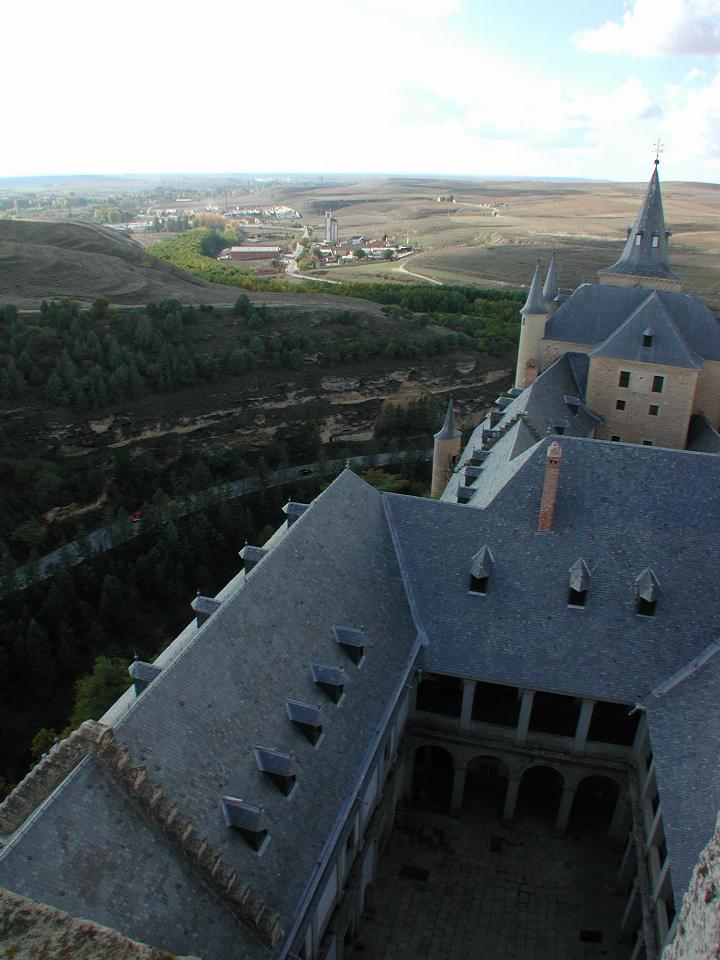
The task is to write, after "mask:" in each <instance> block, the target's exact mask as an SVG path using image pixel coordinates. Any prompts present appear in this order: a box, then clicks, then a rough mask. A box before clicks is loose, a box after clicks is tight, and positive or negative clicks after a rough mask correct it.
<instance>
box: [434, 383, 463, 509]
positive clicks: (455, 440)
mask: <svg viewBox="0 0 720 960" xmlns="http://www.w3.org/2000/svg"><path fill="white" fill-rule="evenodd" d="M460 437H461V433H460V431H459V430H458V429H457V428H456V427H455V416H454V414H453V402H452V399H451V400H450V402H449V403H448V408H447V413H446V414H445V422H444V423H443V425H442V429H441V430H439V431H438V432H437V433H436V434H435V443H434V445H433V463H432V484H431V486H430V496H431V497H439V496H440V494H441V493H442V492H443V490H444V489H445V486H446V485H447V482H448V479H449V477H450V471H451V470H452V466H453V463H454V462H455V460H456V459H457V457H458V456H459V455H460Z"/></svg>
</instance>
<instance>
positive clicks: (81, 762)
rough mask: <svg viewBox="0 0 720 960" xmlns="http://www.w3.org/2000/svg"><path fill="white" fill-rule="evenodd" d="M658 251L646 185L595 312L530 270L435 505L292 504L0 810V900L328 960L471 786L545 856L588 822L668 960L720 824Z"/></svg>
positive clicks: (717, 443)
mask: <svg viewBox="0 0 720 960" xmlns="http://www.w3.org/2000/svg"><path fill="white" fill-rule="evenodd" d="M667 238H668V234H667V232H666V230H665V224H664V219H663V213H662V203H661V197H660V186H659V181H658V177H657V168H656V169H655V171H654V172H653V176H652V179H651V181H650V185H649V187H648V191H647V194H646V196H645V199H644V201H643V204H642V207H641V210H640V214H639V217H638V220H637V222H636V224H635V226H634V227H633V228H632V229H630V231H629V234H628V239H627V243H626V245H625V249H624V251H623V253H622V255H621V257H620V259H619V260H618V262H617V263H616V264H615V265H614V266H612V267H610V268H609V269H608V270H606V271H601V273H600V283H598V284H584V285H582V286H581V287H579V288H578V289H577V290H575V291H574V292H573V293H572V294H570V295H569V296H565V295H564V294H561V293H560V292H559V290H558V287H557V277H556V269H557V267H556V264H555V261H554V259H553V261H552V263H551V265H550V268H549V271H548V274H547V277H546V278H545V282H544V285H542V284H541V275H540V269H539V268H538V269H537V270H536V272H535V277H534V278H533V282H532V284H531V286H530V290H529V294H528V298H527V302H526V304H525V306H524V308H523V311H522V328H521V338H520V346H519V352H518V367H517V380H516V386H515V388H514V389H513V390H511V391H510V392H509V395H503V396H500V397H498V400H497V403H496V405H495V408H494V409H493V410H492V411H491V412H490V413H489V415H488V416H487V417H486V419H485V420H484V421H483V422H482V423H481V424H480V425H479V426H478V427H477V428H476V429H475V430H474V432H473V433H472V435H471V437H470V439H469V441H468V443H467V444H466V446H465V448H464V450H463V451H462V452H461V434H460V431H459V430H458V429H457V428H456V425H455V422H454V413H453V407H452V404H450V405H449V407H448V411H447V416H446V418H445V423H444V425H443V427H442V429H441V430H440V432H439V433H438V434H437V436H436V440H435V459H434V463H433V490H434V492H435V494H436V495H438V499H435V500H432V499H430V500H425V499H418V498H414V497H408V496H403V495H399V494H383V493H380V492H378V491H377V490H375V489H373V488H372V487H370V486H368V485H367V484H365V483H364V482H363V481H362V480H361V479H359V478H358V477H357V476H355V474H354V473H352V471H350V470H349V469H348V470H345V471H344V472H343V473H342V474H341V475H340V476H339V477H338V478H337V479H336V480H335V481H334V482H333V483H332V484H331V485H330V487H328V489H327V490H325V491H324V492H323V493H322V494H321V495H320V496H319V497H317V498H316V499H315V500H314V501H313V502H312V503H311V504H300V503H294V502H290V503H288V504H287V505H286V508H285V511H286V515H287V520H286V523H285V524H284V525H283V527H282V528H281V529H280V530H279V531H278V532H277V533H276V534H275V535H274V537H273V538H272V539H271V540H270V541H269V542H268V543H267V544H266V545H265V546H264V547H263V548H257V547H252V546H246V547H245V548H244V549H243V551H242V554H241V555H242V557H243V560H244V569H243V570H242V571H241V573H240V574H238V576H237V577H236V578H234V579H233V580H232V581H231V582H230V583H229V584H228V585H227V586H226V587H225V588H224V589H223V590H222V591H221V592H220V593H219V594H218V595H217V596H216V597H214V598H209V597H198V598H196V600H195V601H194V603H193V606H194V610H195V614H196V618H195V620H194V621H193V623H192V624H190V626H189V627H188V628H187V629H186V630H185V631H184V632H183V633H182V634H181V635H180V636H179V637H178V638H177V639H176V640H175V641H174V642H173V644H171V646H170V647H168V649H166V650H165V651H164V652H163V653H162V654H161V655H160V656H159V657H158V658H157V660H156V661H155V662H154V663H152V664H150V663H140V662H134V663H133V664H132V665H131V666H130V674H131V677H132V680H133V687H132V688H131V689H130V690H129V691H128V692H127V693H126V694H125V695H124V696H123V697H122V698H121V700H120V701H118V702H117V703H116V704H115V705H114V706H113V707H112V708H111V710H110V711H109V712H108V713H107V714H106V715H105V716H104V717H103V718H101V721H100V722H99V723H93V722H88V723H87V724H84V725H83V727H82V728H81V729H80V730H79V731H77V732H76V733H75V734H73V735H72V737H71V738H69V739H68V740H66V741H63V742H62V743H61V744H58V745H57V746H56V747H55V748H53V750H52V751H51V753H50V755H49V756H48V757H46V758H45V759H44V760H43V761H42V762H41V764H40V765H39V766H38V767H36V768H35V770H33V771H32V772H31V773H30V774H29V775H28V777H27V778H26V779H25V780H24V781H23V782H22V783H21V784H20V785H19V786H18V788H16V790H15V791H14V792H13V793H12V794H11V795H10V796H9V797H8V799H7V800H6V801H5V802H4V803H3V804H2V805H0V834H1V835H3V837H4V841H5V842H4V846H3V847H2V848H1V849H0V885H2V886H4V887H7V888H8V889H10V890H12V891H15V892H16V893H18V894H21V895H22V896H24V897H27V898H30V900H32V901H39V902H41V903H43V904H49V905H51V906H52V907H57V908H59V909H61V910H65V911H67V912H68V913H70V914H71V915H73V916H76V917H83V918H88V919H90V920H93V921H95V922H96V923H98V924H104V925H106V926H109V927H112V928H114V929H115V930H118V931H120V932H121V933H123V934H124V935H126V936H128V937H132V938H134V939H137V940H140V941H143V942H146V943H150V944H153V945H156V946H158V947H161V948H163V949H165V950H167V951H171V952H173V953H193V954H197V955H199V956H201V957H203V958H204V960H235V958H248V960H271V958H273V960H285V958H298V957H299V958H302V960H316V958H318V960H335V958H337V960H342V957H343V955H344V951H345V950H346V943H347V942H348V941H349V940H350V939H351V938H352V936H353V935H354V934H355V933H356V932H357V930H358V929H359V928H360V926H361V924H362V918H363V912H364V908H365V905H366V902H367V896H368V890H369V889H370V888H371V887H372V885H373V882H374V879H375V875H376V871H377V864H378V859H379V858H382V855H383V854H382V851H383V846H384V844H385V842H386V840H387V838H388V836H389V835H390V832H391V831H392V828H393V823H394V819H395V813H396V810H397V807H398V805H399V804H400V802H401V801H402V799H403V798H405V799H406V800H408V801H412V800H413V798H417V797H419V796H421V795H422V794H423V792H427V791H428V790H431V791H432V792H433V794H434V796H435V797H436V798H440V800H441V801H442V803H444V805H445V807H446V809H447V811H448V812H449V813H453V812H455V813H457V812H458V811H460V810H461V808H462V806H463V802H464V800H465V798H466V795H467V789H468V784H469V783H470V781H471V780H472V781H473V782H474V783H475V786H476V787H477V785H478V783H479V784H480V785H481V788H482V789H483V790H487V791H488V792H492V794H493V796H497V797H498V798H499V800H500V805H499V808H498V811H497V815H498V819H501V820H502V821H503V822H504V823H512V822H513V819H514V817H515V815H516V810H517V806H518V802H519V798H521V797H522V796H523V795H525V796H526V797H529V798H530V799H531V801H532V799H533V798H534V797H535V796H536V795H540V794H542V796H543V798H544V800H545V801H548V802H550V803H551V804H552V810H553V827H554V831H555V832H556V833H557V834H560V835H562V834H563V833H564V832H565V831H566V830H567V828H568V823H569V821H570V818H571V817H572V815H573V811H574V810H575V809H577V807H578V806H580V805H583V804H587V802H588V799H589V798H591V799H592V798H595V797H596V796H598V795H602V798H603V799H602V803H601V804H600V805H599V806H598V805H597V804H596V805H595V806H594V807H593V809H595V810H597V811H599V812H598V814H597V815H598V817H600V818H601V820H602V823H601V826H602V827H603V829H604V830H605V831H606V834H607V841H608V843H609V844H611V845H612V846H613V847H614V848H615V849H616V850H617V851H618V852H619V856H618V862H619V865H618V869H617V876H616V878H615V891H616V895H617V896H618V898H619V904H620V909H619V911H618V923H617V929H616V930H615V931H613V937H614V939H617V940H619V941H620V943H622V944H625V945H626V947H625V950H626V956H627V957H628V958H632V960H640V958H645V960H654V958H659V957H660V956H661V954H662V953H663V950H664V949H665V948H666V947H667V945H668V944H671V943H673V941H676V942H678V941H679V940H680V939H681V938H682V937H683V936H685V935H686V928H685V925H684V924H683V923H681V922H679V920H678V917H679V914H680V910H681V902H682V899H683V895H684V894H685V892H686V891H687V890H688V889H689V888H690V887H691V886H692V885H693V884H694V885H696V881H695V880H693V870H694V868H695V865H696V863H697V861H698V858H699V857H700V855H701V851H702V850H703V848H704V846H705V845H706V843H707V841H708V839H709V838H710V837H711V835H712V833H713V829H714V825H715V819H716V813H717V811H718V809H719V808H720V766H719V764H718V756H719V755H720V723H719V722H718V721H719V720H720V716H719V713H720V656H718V652H719V651H720V643H719V642H718V640H717V615H718V610H720V584H719V582H718V577H717V576H716V570H717V567H718V543H717V536H716V534H715V527H714V523H713V518H714V517H715V516H717V509H718V508H720V458H719V457H718V456H717V453H718V452H720V435H719V434H718V433H717V431H716V427H717V425H718V414H719V413H720V410H719V409H718V404H719V403H720V391H719V390H718V389H717V387H716V377H717V375H718V374H717V371H718V369H720V367H719V366H718V364H719V363H720V332H718V323H717V320H716V319H715V318H714V317H713V315H712V314H711V313H710V311H709V310H707V308H706V307H705V306H704V305H703V304H702V302H701V301H700V300H699V299H698V298H696V297H692V296H689V295H687V294H684V293H682V291H681V290H680V281H679V280H678V278H677V277H675V275H674V274H673V273H672V271H671V270H670V267H669V263H668V254H667ZM529 855H531V853H530V854H529ZM692 888H693V889H695V886H693V887H692ZM712 899H713V898H712V897H711V898H710V900H708V899H707V893H706V895H705V903H706V904H707V903H709V902H712ZM691 908H692V905H686V908H685V909H686V910H688V909H691ZM687 955H689V956H690V955H696V956H697V955H699V954H698V953H695V954H692V952H690V953H689V954H687Z"/></svg>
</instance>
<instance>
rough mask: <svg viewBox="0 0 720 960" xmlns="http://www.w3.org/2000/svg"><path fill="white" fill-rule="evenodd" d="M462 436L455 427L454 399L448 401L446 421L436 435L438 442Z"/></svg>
mask: <svg viewBox="0 0 720 960" xmlns="http://www.w3.org/2000/svg"><path fill="white" fill-rule="evenodd" d="M459 436H460V431H459V430H458V429H457V428H456V426H455V413H454V412H453V402H452V397H451V398H450V400H448V405H447V411H446V413H445V420H444V422H443V425H442V427H441V428H440V429H439V430H438V432H437V433H436V434H435V439H436V440H454V439H455V438H456V437H459Z"/></svg>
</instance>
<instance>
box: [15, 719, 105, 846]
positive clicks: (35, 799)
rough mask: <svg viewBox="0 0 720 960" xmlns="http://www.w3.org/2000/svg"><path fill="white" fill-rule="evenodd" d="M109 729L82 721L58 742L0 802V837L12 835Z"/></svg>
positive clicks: (93, 722) (102, 725)
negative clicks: (80, 724) (5, 834)
mask: <svg viewBox="0 0 720 960" xmlns="http://www.w3.org/2000/svg"><path fill="white" fill-rule="evenodd" d="M109 729H110V728H109V727H106V726H105V725H104V724H102V723H96V722H95V721H94V720H86V721H85V723H83V724H82V726H80V727H79V728H78V729H77V730H73V732H72V733H71V734H70V736H69V737H66V738H65V739H64V740H60V741H59V742H58V743H56V744H55V745H54V746H53V747H52V748H51V749H50V751H49V752H48V753H47V754H45V756H44V757H43V758H42V760H41V761H40V762H39V763H37V764H36V765H35V766H34V767H33V768H32V770H31V771H30V772H29V773H28V774H27V775H26V776H25V777H24V778H23V779H22V780H21V781H20V783H19V784H18V785H17V786H16V787H15V789H14V790H13V791H12V792H11V793H10V794H9V795H8V796H7V797H6V798H5V800H3V802H2V803H0V834H2V833H13V831H15V830H17V829H18V827H20V826H22V824H23V823H24V822H25V821H26V820H27V818H28V817H29V816H30V814H31V813H33V811H34V810H36V809H37V808H38V807H39V806H40V804H41V803H42V802H43V801H44V800H46V799H47V797H49V796H50V794H51V793H52V791H53V790H54V789H55V788H56V787H58V786H59V785H60V784H61V783H62V781H63V780H64V779H65V777H67V775H68V774H69V773H71V772H72V771H73V770H74V769H75V767H76V766H77V765H78V764H79V763H80V762H81V761H82V760H84V759H85V757H86V756H87V755H88V753H89V752H90V750H92V748H93V746H95V745H96V744H98V743H99V742H100V739H101V738H102V736H103V735H104V734H105V732H106V731H108V730H109Z"/></svg>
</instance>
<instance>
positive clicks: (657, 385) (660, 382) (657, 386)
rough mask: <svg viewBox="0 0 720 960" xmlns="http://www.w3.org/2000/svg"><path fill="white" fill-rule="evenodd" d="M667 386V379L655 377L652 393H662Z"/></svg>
mask: <svg viewBox="0 0 720 960" xmlns="http://www.w3.org/2000/svg"><path fill="white" fill-rule="evenodd" d="M664 386H665V377H653V384H652V392H653V393H662V392H663V387H664Z"/></svg>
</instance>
